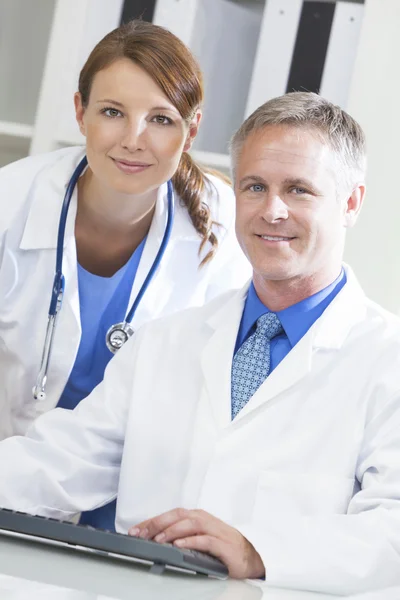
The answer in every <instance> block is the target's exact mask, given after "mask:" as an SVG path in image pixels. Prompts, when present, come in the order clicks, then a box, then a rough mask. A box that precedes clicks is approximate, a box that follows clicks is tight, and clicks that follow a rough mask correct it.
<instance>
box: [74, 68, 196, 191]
mask: <svg viewBox="0 0 400 600" xmlns="http://www.w3.org/2000/svg"><path fill="white" fill-rule="evenodd" d="M75 109H76V118H77V121H78V124H79V128H80V130H81V133H83V135H84V136H85V137H86V150H87V157H88V163H89V167H90V169H91V170H92V172H93V174H94V176H95V177H96V178H97V179H98V181H99V182H100V183H101V185H102V186H106V187H107V188H109V189H110V190H113V191H116V192H119V193H122V194H135V195H136V194H146V193H148V192H150V191H152V190H154V189H156V188H158V187H159V186H160V185H161V184H163V183H165V182H166V181H168V179H170V178H171V177H172V175H173V174H174V173H175V171H176V169H177V167H178V164H179V160H180V157H181V154H182V152H183V151H184V150H188V149H189V148H190V146H191V143H192V141H193V139H194V138H195V136H196V133H197V128H198V124H199V122H200V117H201V114H200V111H197V113H196V115H195V117H194V119H193V121H192V122H191V123H189V124H188V123H187V122H186V121H184V120H183V118H182V117H181V115H180V114H179V112H178V110H177V109H176V108H175V106H174V105H173V104H171V102H170V101H169V100H168V98H167V97H166V96H165V94H164V92H163V91H162V90H161V88H160V87H158V85H157V84H156V83H155V81H154V80H153V79H152V78H151V77H150V76H149V75H148V74H147V73H146V72H145V71H144V70H143V69H141V68H140V67H138V66H137V65H136V64H135V63H133V62H132V61H130V60H129V59H126V58H123V59H120V60H118V61H116V62H114V63H113V64H111V65H110V66H109V67H107V68H105V69H103V70H101V71H99V72H98V73H96V75H95V77H94V79H93V82H92V88H91V91H90V97H89V102H88V105H87V106H86V108H84V107H83V106H82V101H81V96H80V94H79V93H77V94H75Z"/></svg>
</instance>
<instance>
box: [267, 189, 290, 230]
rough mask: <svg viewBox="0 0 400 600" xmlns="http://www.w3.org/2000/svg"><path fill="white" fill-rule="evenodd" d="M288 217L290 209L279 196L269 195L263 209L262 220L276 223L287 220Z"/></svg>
mask: <svg viewBox="0 0 400 600" xmlns="http://www.w3.org/2000/svg"><path fill="white" fill-rule="evenodd" d="M288 216H289V212H288V208H287V206H286V204H285V202H284V201H283V200H282V198H281V197H280V196H279V194H275V193H269V194H267V196H266V198H265V202H264V205H263V207H262V218H263V219H264V220H265V221H267V223H276V222H278V221H281V220H286V219H287V218H288Z"/></svg>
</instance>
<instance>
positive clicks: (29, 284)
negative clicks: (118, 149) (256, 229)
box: [0, 148, 251, 439]
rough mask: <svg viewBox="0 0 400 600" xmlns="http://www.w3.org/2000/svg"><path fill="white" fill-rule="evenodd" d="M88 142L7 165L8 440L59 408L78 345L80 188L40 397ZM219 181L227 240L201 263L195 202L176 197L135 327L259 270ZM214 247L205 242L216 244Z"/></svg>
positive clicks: (2, 252)
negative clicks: (53, 300)
mask: <svg viewBox="0 0 400 600" xmlns="http://www.w3.org/2000/svg"><path fill="white" fill-rule="evenodd" d="M83 153H84V149H82V148H68V149H64V150H60V151H57V152H53V153H51V154H46V155H42V156H37V157H30V158H27V159H24V160H22V161H19V162H17V163H14V164H11V165H9V166H7V167H5V168H3V169H2V170H1V171H0V214H1V220H0V381H1V386H0V439H3V438H5V437H7V436H9V435H12V434H21V433H24V432H25V431H26V428H27V427H28V425H29V424H30V423H31V422H32V421H33V420H34V419H35V418H36V417H37V416H38V415H40V414H41V413H43V412H45V411H47V410H49V409H51V408H54V407H55V406H56V404H57V402H58V400H59V398H60V396H61V394H62V391H63V389H64V387H65V384H66V382H67V380H68V377H69V374H70V372H71V369H72V367H73V364H74V362H75V357H76V354H77V351H78V347H79V342H80V337H81V324H80V310H79V293H78V281H77V260H76V246H75V237H74V223H75V215H76V206H77V196H76V193H75V194H74V196H73V199H72V201H71V206H70V210H69V214H68V221H67V228H66V235H65V249H64V261H63V271H64V275H65V279H66V291H65V297H64V301H63V306H62V309H61V312H60V315H59V318H58V323H57V330H56V334H55V339H54V347H53V354H52V358H51V365H50V371H49V376H48V381H47V387H46V393H47V398H46V399H45V400H44V401H41V402H39V401H34V400H33V397H32V387H33V385H34V384H35V382H36V377H37V374H38V370H39V364H40V359H41V354H42V350H43V342H44V337H45V332H46V325H47V314H48V310H49V303H50V295H51V288H52V284H53V278H54V271H55V257H56V240H57V230H58V221H59V214H60V209H61V204H62V200H63V197H64V193H65V188H66V185H67V183H68V181H69V179H70V177H71V175H72V172H73V170H74V168H75V166H76V165H77V164H78V162H79V161H80V159H81V158H82V156H83ZM210 179H211V180H212V182H213V184H214V186H215V189H214V190H211V191H210V193H209V192H207V193H206V194H205V197H204V201H205V202H207V204H208V205H209V206H210V208H211V213H212V217H213V220H215V221H217V222H219V223H221V224H222V227H221V228H216V234H217V236H218V238H219V241H220V247H219V249H218V251H217V254H216V256H215V257H214V258H213V260H212V261H211V262H210V263H209V264H207V265H206V266H204V267H202V268H201V269H199V268H198V265H199V262H200V260H201V259H199V257H198V250H199V244H200V241H201V239H200V237H199V235H198V234H197V232H196V231H195V229H194V227H193V225H192V223H191V221H190V218H189V216H188V213H187V210H186V209H185V208H184V207H183V206H182V205H181V202H180V200H179V198H177V197H176V198H175V220H174V225H173V230H172V235H171V239H170V241H169V243H168V246H167V250H166V252H165V254H164V257H163V260H162V262H161V265H160V267H159V268H158V270H157V272H156V274H155V276H154V278H153V280H152V282H151V284H150V286H149V288H148V290H147V291H146V293H145V295H144V297H143V299H142V301H141V303H140V305H139V307H138V310H137V312H136V315H135V317H134V319H133V321H132V326H133V328H134V330H136V329H137V328H138V327H139V326H140V325H142V324H143V323H145V322H146V321H149V320H150V319H154V318H156V317H160V316H162V315H167V314H170V313H173V312H175V311H177V310H180V309H184V308H187V307H190V306H200V305H202V304H204V303H205V302H206V301H208V300H210V299H212V298H214V297H215V296H217V295H218V294H220V293H222V292H225V291H227V290H228V289H231V288H240V287H242V285H243V284H244V283H245V281H247V279H248V278H249V277H250V275H251V267H250V264H249V263H248V261H247V259H245V257H244V255H243V253H242V251H241V250H240V247H239V245H238V242H237V240H236V236H235V233H234V215H235V202H234V195H233V192H232V190H231V189H230V187H229V186H227V185H226V184H225V183H223V182H222V181H221V180H219V179H218V178H216V177H210ZM166 197H167V185H166V184H165V185H164V186H162V187H161V188H160V192H159V195H158V200H157V205H156V212H155V217H154V219H153V222H152V224H151V228H150V231H149V234H148V237H147V241H146V244H145V247H144V250H143V254H142V258H141V261H140V264H139V268H138V271H137V275H136V278H135V281H134V285H133V287H132V293H131V299H130V302H129V308H130V307H131V306H132V302H133V300H134V298H135V297H136V295H137V293H138V291H139V289H140V287H141V285H142V283H143V281H144V279H145V277H146V276H147V274H148V271H149V269H150V266H151V264H152V263H153V260H154V258H155V255H156V253H157V251H158V249H159V247H160V243H161V240H162V237H163V234H164V230H165V223H166V206H167V202H166ZM208 250H209V246H207V248H206V249H205V250H204V254H202V257H204V256H205V254H206V253H207V252H208Z"/></svg>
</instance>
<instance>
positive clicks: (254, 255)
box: [0, 93, 400, 594]
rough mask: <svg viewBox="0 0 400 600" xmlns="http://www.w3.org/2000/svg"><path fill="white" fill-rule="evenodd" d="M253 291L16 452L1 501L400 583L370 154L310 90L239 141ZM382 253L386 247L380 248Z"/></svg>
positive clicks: (298, 570) (363, 585) (219, 305)
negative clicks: (358, 224) (374, 271)
mask: <svg viewBox="0 0 400 600" xmlns="http://www.w3.org/2000/svg"><path fill="white" fill-rule="evenodd" d="M232 160H233V171H234V177H235V191H236V196H237V236H238V239H239V242H240V244H241V246H242V248H243V250H244V252H245V254H246V255H247V257H248V258H249V259H250V261H251V263H252V265H253V269H254V275H253V279H252V282H251V283H250V285H247V286H246V287H245V289H243V290H241V291H239V292H238V291H233V292H229V293H227V294H224V295H223V296H221V297H219V298H217V299H215V300H213V301H212V302H211V303H209V304H208V305H206V306H204V307H202V308H194V309H189V310H186V311H184V312H182V313H180V314H176V315H175V316H172V317H168V318H164V319H162V320H158V321H154V322H152V323H150V324H148V325H145V326H143V327H142V328H141V329H140V331H139V332H138V333H136V335H135V336H134V338H133V339H132V340H131V342H130V343H128V344H126V346H125V347H124V348H123V349H122V350H121V351H120V352H119V354H118V355H117V356H116V358H115V360H113V361H112V362H111V363H110V365H109V367H108V369H107V371H106V376H105V379H104V382H103V383H102V384H100V385H99V386H98V387H97V388H96V389H95V390H94V391H93V392H92V394H91V395H90V396H89V397H88V398H87V399H86V400H84V401H83V402H81V403H80V405H79V406H78V407H77V408H76V409H75V410H74V411H65V410H63V409H56V410H54V411H51V412H49V413H47V414H45V415H43V416H42V417H40V418H39V419H38V420H37V421H36V423H35V424H34V425H33V427H32V428H31V429H30V430H29V432H28V435H27V437H25V438H23V437H14V438H10V439H8V440H6V441H4V442H2V443H1V444H0V505H2V506H4V507H7V508H13V509H18V510H22V511H26V512H30V513H37V514H40V515H46V516H50V517H55V518H61V519H68V518H70V517H71V516H72V515H73V514H75V513H77V512H79V511H82V510H90V509H94V508H96V507H98V506H101V505H103V504H105V503H107V502H109V501H110V500H112V499H113V498H115V497H116V496H117V495H118V504H117V518H116V526H117V530H119V531H121V532H127V531H129V532H130V533H131V534H132V535H138V536H140V537H143V538H149V539H155V540H156V541H160V542H173V543H175V544H176V545H178V546H185V547H188V548H194V549H197V550H202V551H206V552H210V553H211V554H214V555H215V556H217V557H219V558H220V559H221V560H222V561H224V562H225V563H226V564H227V566H228V568H229V572H230V575H231V576H232V577H236V578H265V585H272V586H284V587H291V588H296V589H309V590H315V591H324V592H330V593H339V594H350V593H355V592H359V591H362V590H368V589H372V588H379V587H384V586H390V585H396V584H397V585H398V584H399V583H400V378H399V371H400V322H399V320H398V319H397V318H396V317H394V316H392V315H390V314H388V313H386V312H385V311H384V310H383V309H382V308H380V307H379V306H377V305H376V304H374V303H373V302H371V301H369V300H368V299H367V298H366V297H365V295H364V294H363V292H362V290H361V288H360V286H359V284H358V283H357V280H356V278H355V276H354V274H353V273H352V271H351V269H350V268H349V267H347V266H344V265H343V264H342V255H343V246H344V240H345V231H346V229H347V228H348V227H351V226H352V225H353V224H354V223H355V221H356V218H357V216H358V214H359V211H360V208H361V205H362V202H363V198H364V193H365V187H364V175H365V141H364V135H363V132H362V130H361V128H360V126H359V125H358V124H357V123H356V122H355V121H354V120H353V119H352V118H351V117H350V116H349V115H348V114H346V113H345V112H344V111H342V110H341V109H340V108H339V107H337V106H333V105H332V104H330V103H329V102H327V101H326V100H324V99H322V98H321V97H319V96H317V95H315V94H310V93H293V94H288V95H285V96H283V97H280V98H276V99H274V100H271V101H269V102H267V103H266V104H264V105H263V106H261V107H260V108H259V109H258V110H256V111H255V113H253V114H252V115H251V116H250V117H249V118H248V119H247V120H246V122H245V123H244V124H243V125H242V127H241V128H240V129H239V131H238V132H237V133H236V134H235V136H234V138H233V141H232ZM371 242H372V241H371Z"/></svg>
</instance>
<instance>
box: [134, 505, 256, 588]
mask: <svg viewBox="0 0 400 600" xmlns="http://www.w3.org/2000/svg"><path fill="white" fill-rule="evenodd" d="M129 535H134V536H136V537H140V538H143V539H146V540H155V541H156V542H160V543H165V542H170V543H173V544H174V545H175V546H177V547H179V548H190V549H191V550H200V551H201V552H208V553H209V554H212V555H213V556H216V557H217V558H219V559H220V560H221V561H222V562H223V563H225V565H226V566H227V567H228V570H229V575H230V576H231V577H233V578H235V579H253V578H254V579H255V578H259V577H264V575H265V568H264V565H263V562H262V560H261V557H260V555H259V554H258V552H256V550H255V548H254V546H252V545H251V544H250V542H249V541H248V540H247V539H246V538H245V537H243V536H242V534H241V533H239V531H237V529H234V528H233V527H230V526H229V525H227V524H226V523H224V522H223V521H220V520H219V519H217V518H216V517H213V516H212V515H210V514H209V513H207V512H205V511H203V510H186V509H184V508H176V509H175V510H170V511H168V512H166V513H163V514H162V515H159V516H158V517H154V518H153V519H148V520H147V521H143V522H142V523H139V525H136V526H135V527H132V528H131V529H130V530H129Z"/></svg>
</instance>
